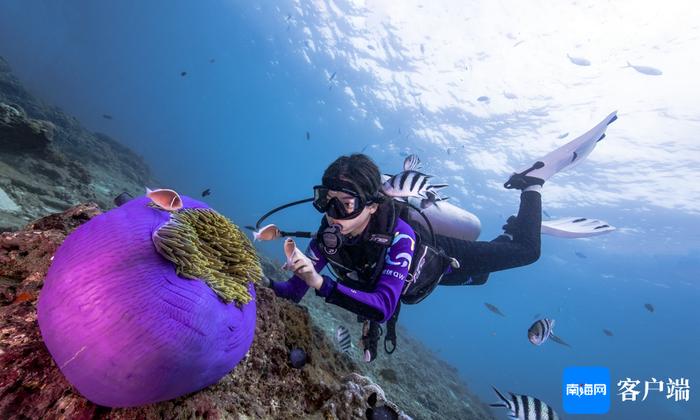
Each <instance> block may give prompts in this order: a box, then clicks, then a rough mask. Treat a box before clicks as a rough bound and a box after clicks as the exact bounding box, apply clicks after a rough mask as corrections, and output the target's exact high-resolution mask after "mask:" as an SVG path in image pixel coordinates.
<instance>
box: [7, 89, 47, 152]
mask: <svg viewBox="0 0 700 420" xmlns="http://www.w3.org/2000/svg"><path fill="white" fill-rule="evenodd" d="M54 131H55V127H54V125H53V124H52V123H50V122H48V121H42V120H35V119H31V118H27V116H26V114H25V113H24V110H23V109H22V108H20V107H19V106H18V105H9V104H6V103H1V102H0V153H13V154H15V153H27V152H43V151H45V150H46V149H47V148H48V147H49V145H50V144H51V141H52V140H53V136H54Z"/></svg>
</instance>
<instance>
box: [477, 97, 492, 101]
mask: <svg viewBox="0 0 700 420" xmlns="http://www.w3.org/2000/svg"><path fill="white" fill-rule="evenodd" d="M476 100H477V101H479V102H488V101H490V99H489V97H488V96H479V97H478V98H476Z"/></svg>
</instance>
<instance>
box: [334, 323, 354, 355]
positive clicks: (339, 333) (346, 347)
mask: <svg viewBox="0 0 700 420" xmlns="http://www.w3.org/2000/svg"><path fill="white" fill-rule="evenodd" d="M335 341H336V343H338V347H340V351H342V352H343V353H347V352H349V351H350V348H351V347H352V342H351V340H350V331H348V329H347V328H345V327H344V326H342V325H340V326H339V327H338V328H337V329H336V330H335Z"/></svg>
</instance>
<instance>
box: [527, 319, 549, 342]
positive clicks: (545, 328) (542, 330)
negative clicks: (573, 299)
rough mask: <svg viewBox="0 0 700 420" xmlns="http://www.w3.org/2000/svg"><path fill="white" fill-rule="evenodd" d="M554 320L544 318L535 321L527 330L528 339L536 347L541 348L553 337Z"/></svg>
mask: <svg viewBox="0 0 700 420" xmlns="http://www.w3.org/2000/svg"><path fill="white" fill-rule="evenodd" d="M552 328H554V320H553V319H549V318H544V319H540V320H537V321H535V323H534V324H532V326H530V328H529V329H528V330H527V339H528V340H530V342H531V343H532V344H534V345H536V346H541V345H542V344H544V342H545V341H547V339H548V338H549V337H550V336H551V335H552Z"/></svg>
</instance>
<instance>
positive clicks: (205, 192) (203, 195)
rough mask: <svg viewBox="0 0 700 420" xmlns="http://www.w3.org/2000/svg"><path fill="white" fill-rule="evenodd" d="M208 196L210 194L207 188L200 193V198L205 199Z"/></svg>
mask: <svg viewBox="0 0 700 420" xmlns="http://www.w3.org/2000/svg"><path fill="white" fill-rule="evenodd" d="M209 194H211V189H209V188H207V189H206V190H204V191H202V197H206V196H208V195H209Z"/></svg>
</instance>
